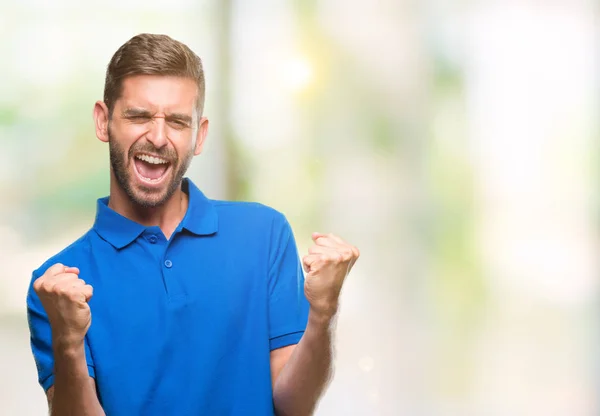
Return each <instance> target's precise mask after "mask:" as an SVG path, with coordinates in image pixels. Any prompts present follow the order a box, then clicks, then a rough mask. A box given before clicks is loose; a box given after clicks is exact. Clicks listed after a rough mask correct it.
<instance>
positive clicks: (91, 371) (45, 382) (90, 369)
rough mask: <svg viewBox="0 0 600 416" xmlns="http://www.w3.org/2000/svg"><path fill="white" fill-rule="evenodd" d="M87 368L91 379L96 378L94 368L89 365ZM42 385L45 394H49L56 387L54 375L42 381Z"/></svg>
mask: <svg viewBox="0 0 600 416" xmlns="http://www.w3.org/2000/svg"><path fill="white" fill-rule="evenodd" d="M87 368H88V374H89V375H90V377H92V378H96V371H95V370H94V367H92V366H91V365H88V366H87ZM40 385H41V386H42V388H43V389H44V392H47V391H48V389H49V388H50V387H52V386H53V385H54V373H52V374H50V375H49V376H48V377H46V378H45V379H44V380H40Z"/></svg>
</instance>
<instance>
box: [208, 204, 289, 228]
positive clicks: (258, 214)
mask: <svg viewBox="0 0 600 416" xmlns="http://www.w3.org/2000/svg"><path fill="white" fill-rule="evenodd" d="M210 201H211V203H212V205H213V206H214V207H215V209H216V210H217V214H218V215H219V216H224V217H225V218H224V219H226V220H231V219H243V220H244V221H245V222H248V221H268V222H272V221H278V222H282V223H284V222H286V221H287V220H286V218H285V215H284V214H283V213H282V212H280V211H278V210H276V209H275V208H273V207H271V206H268V205H265V204H262V203H260V202H252V201H227V200H215V199H211V200H210Z"/></svg>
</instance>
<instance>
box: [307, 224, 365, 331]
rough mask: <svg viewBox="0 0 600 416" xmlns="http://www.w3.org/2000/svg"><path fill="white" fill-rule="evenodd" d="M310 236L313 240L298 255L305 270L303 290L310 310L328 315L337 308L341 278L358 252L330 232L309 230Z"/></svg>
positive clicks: (319, 314)
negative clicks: (311, 244) (306, 250)
mask: <svg viewBox="0 0 600 416" xmlns="http://www.w3.org/2000/svg"><path fill="white" fill-rule="evenodd" d="M312 239H313V241H314V242H315V244H314V245H313V246H312V247H311V248H309V249H308V254H307V255H306V256H304V257H303V259H302V263H303V265H304V270H305V271H306V273H307V274H306V279H305V282H304V294H305V295H306V299H307V300H308V302H309V303H310V309H311V312H312V313H315V314H317V316H319V317H320V318H324V319H331V318H332V317H333V316H334V315H335V313H336V311H337V308H338V298H339V295H340V291H341V290H342V285H343V284H344V279H346V276H347V275H348V273H349V272H350V270H351V269H352V266H354V263H355V262H356V260H357V259H358V256H359V255H360V252H359V251H358V249H357V248H356V247H354V246H352V245H350V244H348V243H346V242H345V241H344V240H342V239H341V238H339V237H337V236H335V235H333V234H321V233H313V235H312Z"/></svg>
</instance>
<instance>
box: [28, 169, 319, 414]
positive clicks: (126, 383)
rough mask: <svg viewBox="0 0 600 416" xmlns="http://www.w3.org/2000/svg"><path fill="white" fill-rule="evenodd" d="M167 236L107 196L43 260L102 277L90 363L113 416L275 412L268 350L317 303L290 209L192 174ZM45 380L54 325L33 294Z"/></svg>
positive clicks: (97, 284)
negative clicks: (220, 192) (88, 222)
mask: <svg viewBox="0 0 600 416" xmlns="http://www.w3.org/2000/svg"><path fill="white" fill-rule="evenodd" d="M182 186H183V189H184V191H185V192H187V193H188V195H189V206H188V210H187V213H186V215H185V217H184V218H183V220H182V221H181V223H180V224H179V226H178V227H177V229H176V231H175V233H174V234H173V236H172V237H171V239H170V240H168V241H167V240H166V239H165V237H164V235H163V234H162V232H161V230H160V228H159V227H157V226H152V227H146V226H143V225H140V224H138V223H136V222H134V221H131V220H129V219H127V218H125V217H123V216H121V215H120V214H118V213H116V212H115V211H113V210H112V209H110V208H109V207H108V205H107V204H108V198H102V199H99V200H98V207H97V215H96V220H95V223H94V226H93V228H92V229H90V230H89V231H88V232H87V233H86V234H85V235H83V236H82V237H81V238H80V239H79V240H77V241H76V242H74V243H73V244H72V245H70V246H69V247H67V248H66V249H65V250H63V251H62V252H60V253H59V254H57V255H56V256H54V257H52V258H51V259H49V260H48V261H47V262H45V263H44V264H43V265H42V266H41V267H40V268H38V269H37V270H35V271H34V273H33V279H32V283H33V281H34V280H35V279H37V278H38V277H39V276H41V275H42V274H43V273H44V272H45V271H46V269H47V268H48V267H50V266H51V265H53V264H55V263H62V264H65V265H68V266H76V267H79V269H80V277H81V278H82V279H84V280H85V281H86V282H88V283H89V284H91V285H92V286H93V287H94V296H93V297H92V299H91V300H90V302H89V304H90V309H91V311H92V324H91V327H90V329H89V331H88V333H87V336H86V338H85V349H86V358H87V365H88V369H89V374H90V376H92V377H94V378H95V380H96V385H97V389H98V396H99V399H100V403H101V404H102V407H103V408H104V410H105V412H106V414H107V415H109V416H113V415H114V416H119V415H123V416H135V415H143V416H151V415H157V416H167V415H177V416H186V415H190V416H192V415H194V416H198V415H211V416H212V415H273V398H272V396H273V395H272V389H271V373H270V351H272V350H273V349H276V348H280V347H284V346H286V345H291V344H296V343H298V341H299V340H300V338H301V337H302V334H303V331H304V329H305V326H306V322H307V315H308V303H307V301H306V299H305V297H304V277H303V273H302V267H301V263H300V261H299V258H298V252H297V248H296V243H295V241H294V237H293V234H292V231H291V228H290V225H289V224H288V222H287V221H286V219H285V217H284V216H283V215H282V214H280V213H279V212H277V211H275V210H273V209H271V208H268V207H266V206H264V205H261V204H257V203H242V202H225V201H215V200H210V199H208V198H206V197H205V196H204V195H203V194H202V192H200V190H198V188H196V186H195V185H194V184H193V183H192V182H191V181H190V180H189V179H185V180H184V182H183V185H182ZM27 310H28V320H29V328H30V332H31V347H32V351H33V355H34V358H35V362H36V365H37V370H38V376H39V382H40V384H41V385H42V387H43V388H44V389H45V390H47V389H48V388H49V387H50V386H52V384H53V382H54V375H53V363H54V361H53V356H52V340H51V331H50V326H49V323H48V319H47V316H46V314H45V312H44V309H43V307H42V305H41V303H40V301H39V298H38V296H37V295H36V294H35V292H34V291H33V288H32V286H30V288H29V293H28V296H27Z"/></svg>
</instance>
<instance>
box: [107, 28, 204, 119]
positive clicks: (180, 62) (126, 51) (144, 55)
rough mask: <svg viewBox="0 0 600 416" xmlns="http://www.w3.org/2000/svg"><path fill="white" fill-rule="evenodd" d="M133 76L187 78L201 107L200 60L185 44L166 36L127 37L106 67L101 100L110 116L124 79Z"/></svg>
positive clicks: (202, 101)
mask: <svg viewBox="0 0 600 416" xmlns="http://www.w3.org/2000/svg"><path fill="white" fill-rule="evenodd" d="M134 75H164V76H178V77H185V78H190V79H192V80H194V81H195V82H196V85H197V86H198V97H197V104H196V105H197V110H198V114H199V115H201V114H202V111H203V109H204V94H205V85H204V70H203V69H202V61H201V59H200V58H199V57H198V55H196V54H195V53H194V52H193V51H192V50H191V49H190V48H189V47H188V46H186V45H185V44H183V43H181V42H179V41H177V40H175V39H172V38H171V37H169V36H167V35H157V34H150V33H142V34H139V35H137V36H134V37H133V38H131V39H129V40H128V41H127V42H126V43H124V44H123V45H122V46H121V47H120V48H119V49H118V50H117V51H116V52H115V54H114V55H113V57H112V58H111V60H110V63H109V64H108V68H107V70H106V79H105V82H104V103H105V104H106V106H107V107H108V111H109V115H110V116H112V112H113V109H114V106H115V102H116V101H117V100H118V99H119V97H120V96H121V93H122V89H123V81H124V80H125V78H127V77H129V76H134Z"/></svg>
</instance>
